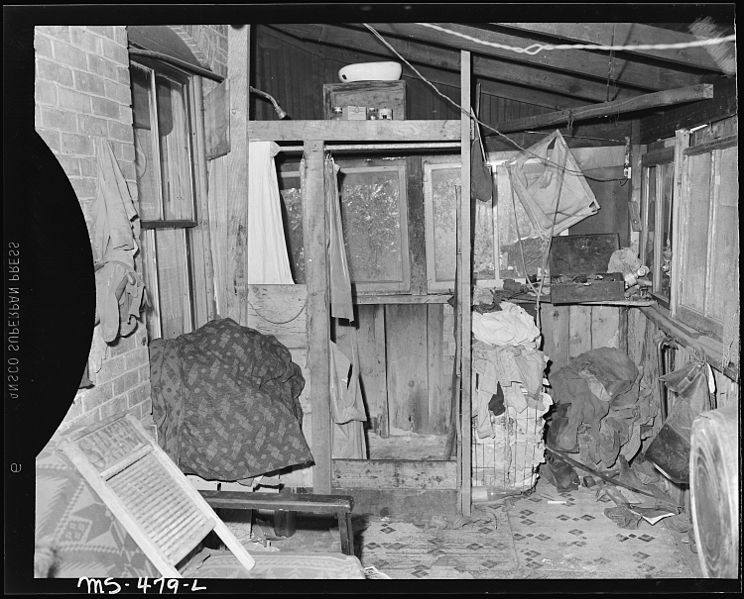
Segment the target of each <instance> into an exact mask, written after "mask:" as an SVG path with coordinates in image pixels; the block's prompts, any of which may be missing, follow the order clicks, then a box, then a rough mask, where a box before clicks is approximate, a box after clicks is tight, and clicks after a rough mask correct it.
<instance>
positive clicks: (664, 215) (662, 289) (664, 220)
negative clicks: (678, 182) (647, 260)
mask: <svg viewBox="0 0 744 599" xmlns="http://www.w3.org/2000/svg"><path fill="white" fill-rule="evenodd" d="M658 168H659V170H660V171H661V189H660V190H659V201H660V202H661V223H660V224H661V228H660V230H659V235H660V236H661V256H660V260H661V268H660V275H659V276H660V279H659V282H658V285H657V287H656V291H657V292H658V293H659V295H661V296H663V297H665V298H667V300H668V299H669V294H670V287H669V285H670V279H669V274H670V272H671V266H672V191H673V186H674V164H673V163H671V162H670V163H667V164H660V165H659V167H658Z"/></svg>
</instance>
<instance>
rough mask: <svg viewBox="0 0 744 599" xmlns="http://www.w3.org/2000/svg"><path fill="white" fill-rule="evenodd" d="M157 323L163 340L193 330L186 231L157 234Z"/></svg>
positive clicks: (160, 231)
mask: <svg viewBox="0 0 744 599" xmlns="http://www.w3.org/2000/svg"><path fill="white" fill-rule="evenodd" d="M155 241H156V243H155V245H156V252H157V263H158V291H159V299H160V322H161V327H162V331H163V338H164V339H171V338H173V337H177V336H178V335H180V334H182V333H188V332H190V331H191V330H192V319H191V295H190V291H189V289H190V286H189V283H190V282H189V270H188V248H187V245H186V230H185V229H161V230H158V231H157V234H156V237H155Z"/></svg>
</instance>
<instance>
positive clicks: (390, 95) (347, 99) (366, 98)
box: [323, 81, 406, 120]
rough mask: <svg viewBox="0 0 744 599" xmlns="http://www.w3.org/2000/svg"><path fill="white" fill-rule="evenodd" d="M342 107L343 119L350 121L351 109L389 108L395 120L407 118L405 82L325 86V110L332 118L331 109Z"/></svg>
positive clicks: (357, 82) (328, 116)
mask: <svg viewBox="0 0 744 599" xmlns="http://www.w3.org/2000/svg"><path fill="white" fill-rule="evenodd" d="M334 106H341V108H342V109H343V113H342V117H341V118H342V119H343V120H349V112H350V111H349V107H350V106H354V107H364V108H365V109H366V108H377V109H378V110H379V109H380V108H389V109H391V110H392V111H393V119H394V120H402V119H405V118H406V82H405V81H354V82H352V83H326V84H325V85H323V110H324V113H325V118H327V119H329V118H331V108H332V107H334Z"/></svg>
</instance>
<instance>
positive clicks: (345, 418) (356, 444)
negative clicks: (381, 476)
mask: <svg viewBox="0 0 744 599" xmlns="http://www.w3.org/2000/svg"><path fill="white" fill-rule="evenodd" d="M350 339H351V346H352V358H353V359H352V360H350V359H349V358H348V357H347V356H346V354H345V353H344V352H343V351H342V350H341V348H340V347H339V346H338V345H336V344H335V343H334V342H333V341H329V343H330V349H331V351H330V358H331V389H330V391H331V393H330V395H331V415H332V417H333V427H332V435H333V449H332V455H333V457H334V458H350V459H364V458H366V457H367V446H366V441H365V438H364V426H363V424H362V423H363V422H366V421H367V414H366V411H365V409H364V400H363V398H362V388H361V386H360V384H359V350H358V346H357V337H356V329H353V328H352V330H351V335H350Z"/></svg>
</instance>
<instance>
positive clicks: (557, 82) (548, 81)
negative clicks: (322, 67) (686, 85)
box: [272, 25, 640, 102]
mask: <svg viewBox="0 0 744 599" xmlns="http://www.w3.org/2000/svg"><path fill="white" fill-rule="evenodd" d="M272 27H274V28H275V29H278V30H279V31H282V32H284V33H288V34H290V35H295V36H297V37H301V38H302V39H306V40H309V41H317V42H322V43H327V44H333V45H342V46H345V47H349V48H357V49H364V50H369V51H374V52H380V51H383V50H384V52H385V56H387V57H388V58H389V59H393V60H394V59H396V57H395V55H394V54H393V53H392V52H390V50H389V49H387V48H386V47H385V46H384V45H383V44H382V43H381V42H379V41H378V40H376V39H375V38H374V37H373V36H372V34H371V33H369V32H366V30H365V34H366V35H360V33H361V32H357V31H354V30H350V29H349V30H344V29H343V28H340V27H333V26H330V25H273V26H272ZM379 27H380V29H384V30H385V31H386V32H387V28H388V27H398V25H395V26H392V25H381V26H379ZM344 31H346V33H344ZM391 45H392V46H393V47H394V48H395V49H396V50H397V51H398V52H400V54H401V55H402V56H404V57H405V58H406V59H408V60H410V61H411V62H418V63H424V64H428V65H429V66H433V67H440V68H446V69H448V70H455V71H456V70H458V69H459V64H458V63H457V56H458V55H457V52H456V51H454V50H446V49H439V48H437V49H435V48H432V47H431V46H427V45H426V44H421V43H414V42H411V41H409V40H399V39H398V40H393V41H392V42H391ZM473 73H474V74H475V75H476V77H478V78H486V79H494V80H502V81H505V82H508V83H510V84H512V85H519V86H524V87H530V88H535V89H539V90H543V91H547V92H550V93H553V94H557V95H565V96H571V97H575V98H582V99H584V100H586V101H589V102H597V101H602V100H606V97H607V85H606V84H605V83H604V82H601V81H595V80H586V79H582V78H580V77H575V76H571V75H566V74H563V73H557V72H553V71H547V70H544V69H542V68H535V67H528V66H525V65H523V64H518V63H507V62H502V61H500V60H495V59H492V58H483V57H481V56H476V57H474V58H473ZM613 91H614V93H612V98H613V99H627V98H632V97H634V96H637V95H639V93H640V92H639V91H638V90H628V89H626V88H622V87H620V88H617V89H615V90H613Z"/></svg>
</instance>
